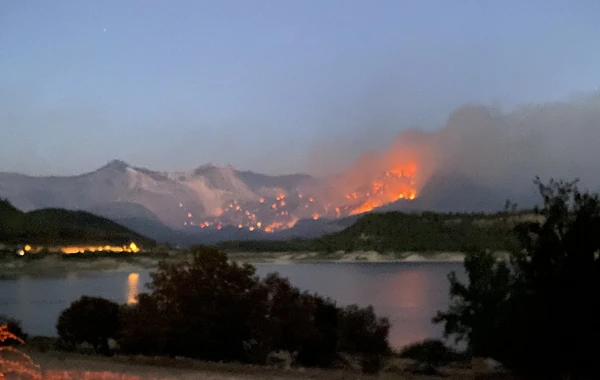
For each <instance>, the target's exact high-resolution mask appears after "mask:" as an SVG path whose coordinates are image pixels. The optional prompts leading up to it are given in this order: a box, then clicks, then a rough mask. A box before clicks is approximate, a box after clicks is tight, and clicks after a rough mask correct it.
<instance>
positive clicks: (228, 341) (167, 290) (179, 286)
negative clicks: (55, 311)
mask: <svg viewBox="0 0 600 380" xmlns="http://www.w3.org/2000/svg"><path fill="white" fill-rule="evenodd" d="M149 289H150V292H149V293H144V294H140V295H139V297H138V299H137V303H136V304H134V305H117V304H115V303H113V302H111V301H108V300H105V299H102V298H94V297H82V298H81V299H79V300H78V301H75V302H74V303H73V304H72V305H71V306H70V307H69V308H68V309H66V310H65V311H63V313H62V314H61V316H60V318H59V320H58V323H57V330H58V334H59V337H60V339H61V340H62V341H63V342H64V344H66V345H70V346H75V345H77V344H80V343H83V342H87V343H89V344H91V345H92V346H94V347H95V349H96V350H97V351H98V352H102V353H109V352H110V351H111V349H110V347H109V339H114V340H115V341H116V342H117V344H118V351H119V352H121V353H126V354H142V355H169V356H185V357H191V358H198V359H203V360H211V361H237V362H245V363H257V364H263V363H266V362H267V361H268V360H269V357H270V356H271V355H272V354H273V353H274V352H280V351H284V352H288V353H289V354H290V356H291V357H293V359H294V362H295V363H296V364H298V365H301V366H317V367H331V366H334V365H336V364H343V363H344V361H345V360H347V359H345V358H347V356H346V355H350V357H353V358H357V359H358V360H360V362H361V364H362V368H363V369H364V370H365V371H368V372H373V371H377V370H378V369H379V368H380V366H381V361H382V359H383V358H384V357H385V356H387V355H388V354H390V352H391V350H390V347H389V345H388V340H387V338H388V332H389V327H390V325H389V322H388V320H387V319H385V318H379V317H377V316H376V315H375V313H374V311H373V309H372V308H371V307H367V308H360V307H358V306H356V305H353V306H348V307H339V306H337V305H336V304H335V302H334V301H332V300H330V299H326V298H323V297H321V296H319V295H316V294H309V293H306V292H301V291H300V290H299V289H298V288H296V287H294V286H292V285H291V284H290V283H289V281H288V280H287V279H284V278H281V277H279V276H277V275H275V274H271V275H269V276H267V277H266V278H264V279H260V278H258V277H257V275H256V273H255V268H254V267H252V266H250V265H239V264H236V263H234V262H230V261H228V259H227V257H226V255H225V254H224V253H222V252H220V251H218V250H216V249H214V248H208V247H196V248H193V249H192V255H191V259H190V260H189V261H187V262H186V263H183V264H181V263H179V264H168V263H162V264H161V265H160V267H159V269H158V270H157V271H156V272H155V273H153V274H152V282H151V284H150V285H149Z"/></svg>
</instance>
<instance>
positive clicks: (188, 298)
mask: <svg viewBox="0 0 600 380" xmlns="http://www.w3.org/2000/svg"><path fill="white" fill-rule="evenodd" d="M191 253H192V256H191V259H190V260H189V261H188V262H186V263H184V264H168V263H164V262H163V263H161V264H160V267H159V269H158V271H157V272H156V273H153V274H152V283H151V284H150V289H151V291H152V292H151V293H150V295H149V296H147V297H140V302H139V304H138V305H137V306H134V307H130V308H129V310H127V311H126V314H127V318H126V328H125V331H124V338H127V339H123V340H124V342H123V344H124V346H125V347H128V348H129V349H131V350H132V351H139V352H143V351H147V350H149V349H150V348H152V349H153V350H156V351H159V353H168V354H170V355H182V356H190V357H197V358H202V359H208V360H247V355H249V354H250V352H249V351H252V350H253V349H255V347H254V346H255V343H257V342H259V339H257V338H258V337H259V332H257V331H256V330H255V329H254V326H255V325H258V324H257V323H255V320H256V318H259V316H261V315H264V310H265V306H264V300H265V298H266V297H265V295H264V294H265V292H264V289H263V287H262V286H260V283H259V282H258V279H257V277H256V276H255V269H254V268H253V267H252V266H250V265H238V264H236V263H234V262H229V261H228V259H227V257H226V256H225V255H224V254H223V253H222V252H220V251H218V250H216V249H214V248H209V247H195V248H193V249H192V252H191ZM147 313H152V314H153V316H152V317H151V320H152V321H153V323H152V330H151V331H153V332H154V334H155V338H156V341H155V342H151V340H152V339H151V338H152V335H151V334H152V332H150V333H141V334H140V332H139V331H138V330H139V329H140V326H136V323H141V322H142V321H143V318H144V315H147ZM138 318H139V319H138ZM263 318H264V317H263ZM138 335H139V336H138ZM140 336H143V337H144V338H143V340H142V338H140ZM135 341H138V343H137V344H136V343H135ZM140 343H144V344H140Z"/></svg>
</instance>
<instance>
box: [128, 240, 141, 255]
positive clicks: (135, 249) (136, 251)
mask: <svg viewBox="0 0 600 380" xmlns="http://www.w3.org/2000/svg"><path fill="white" fill-rule="evenodd" d="M129 249H131V252H133V253H138V252H139V251H140V249H139V248H138V246H137V245H136V244H135V243H134V242H131V244H129Z"/></svg>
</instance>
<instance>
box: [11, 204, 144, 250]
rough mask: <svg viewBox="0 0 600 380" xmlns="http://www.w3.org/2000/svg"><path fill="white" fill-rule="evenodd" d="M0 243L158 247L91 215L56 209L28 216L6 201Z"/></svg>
mask: <svg viewBox="0 0 600 380" xmlns="http://www.w3.org/2000/svg"><path fill="white" fill-rule="evenodd" d="M0 242H2V243H10V244H43V245H53V244H57V245H59V244H101V245H107V244H108V245H119V246H121V245H127V244H129V243H131V242H135V243H136V244H137V245H138V246H141V247H144V248H149V247H153V246H155V245H156V243H155V242H154V240H152V239H149V238H146V237H144V236H142V235H140V234H137V233H135V232H133V231H131V230H129V229H127V228H125V227H123V226H121V225H119V224H117V223H115V222H113V221H110V220H108V219H105V218H101V217H99V216H96V215H93V214H90V213H88V212H84V211H68V210H64V209H56V208H52V209H41V210H35V211H30V212H27V213H25V212H22V211H20V210H19V209H17V208H16V207H14V206H13V205H11V204H10V203H9V202H8V201H3V200H0Z"/></svg>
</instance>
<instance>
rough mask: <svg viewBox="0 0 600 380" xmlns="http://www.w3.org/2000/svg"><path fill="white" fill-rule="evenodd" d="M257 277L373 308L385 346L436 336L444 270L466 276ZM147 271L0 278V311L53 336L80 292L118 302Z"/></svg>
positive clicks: (389, 267) (404, 271)
mask: <svg viewBox="0 0 600 380" xmlns="http://www.w3.org/2000/svg"><path fill="white" fill-rule="evenodd" d="M256 267H257V270H258V273H259V275H261V276H263V275H265V274H267V273H270V272H278V273H279V274H280V275H282V276H284V277H288V278H289V279H290V281H291V283H292V284H294V285H296V286H297V287H299V288H300V289H302V290H308V291H310V292H316V293H319V294H321V295H324V296H328V297H331V298H332V299H334V300H336V301H337V302H338V304H340V305H347V304H353V303H356V304H358V305H361V306H367V305H369V304H371V305H373V306H374V307H375V312H376V313H377V314H378V315H381V316H386V317H388V318H389V320H390V322H391V323H392V328H391V331H390V344H391V345H392V347H394V348H400V347H402V346H404V345H406V344H409V343H412V342H416V341H419V340H422V339H425V338H438V337H441V336H442V326H439V325H433V324H432V323H431V318H432V317H433V316H434V315H435V314H436V312H437V310H440V309H441V310H445V309H446V308H447V307H448V304H449V298H448V290H449V283H448V279H447V275H448V273H450V272H451V271H456V273H457V275H458V277H459V278H460V279H462V280H464V279H465V278H466V275H465V272H464V269H463V266H462V263H389V264H383V263H331V264H329V263H318V264H258V265H256ZM148 281H150V272H149V271H145V272H144V271H142V272H84V273H69V274H66V275H63V276H53V277H32V276H26V275H23V276H19V277H16V278H11V279H5V280H2V281H0V314H4V315H7V316H10V317H13V318H16V319H18V320H20V321H21V322H22V324H23V327H24V329H25V330H26V331H27V332H28V333H29V334H32V335H47V336H55V335H56V330H55V325H56V321H57V319H58V316H59V315H60V313H61V311H62V310H64V309H66V308H67V307H68V306H69V305H70V304H71V302H72V301H74V300H76V299H77V298H79V297H80V296H82V295H91V296H100V297H105V298H108V299H111V300H113V301H116V302H119V303H124V302H133V301H134V299H135V296H136V295H137V294H138V293H139V292H144V291H146V288H145V286H144V285H145V284H146V283H147V282H148Z"/></svg>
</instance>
